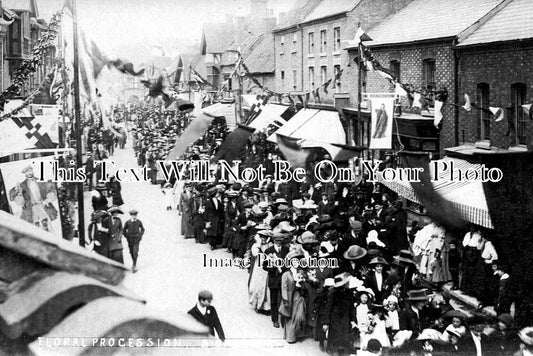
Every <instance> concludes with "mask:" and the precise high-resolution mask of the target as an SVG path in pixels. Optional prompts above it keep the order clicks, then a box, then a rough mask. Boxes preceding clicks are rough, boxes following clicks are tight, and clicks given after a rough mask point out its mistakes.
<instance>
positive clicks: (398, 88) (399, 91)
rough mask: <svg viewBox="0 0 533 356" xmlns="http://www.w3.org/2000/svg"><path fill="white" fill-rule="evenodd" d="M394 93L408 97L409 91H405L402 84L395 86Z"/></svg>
mask: <svg viewBox="0 0 533 356" xmlns="http://www.w3.org/2000/svg"><path fill="white" fill-rule="evenodd" d="M394 93H395V94H396V95H398V96H407V91H405V89H404V88H403V87H402V85H401V84H400V83H396V84H395V85H394Z"/></svg>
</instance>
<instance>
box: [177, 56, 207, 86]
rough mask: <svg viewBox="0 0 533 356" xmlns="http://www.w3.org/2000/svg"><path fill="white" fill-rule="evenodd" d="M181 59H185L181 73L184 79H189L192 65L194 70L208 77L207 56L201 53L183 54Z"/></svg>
mask: <svg viewBox="0 0 533 356" xmlns="http://www.w3.org/2000/svg"><path fill="white" fill-rule="evenodd" d="M181 59H182V60H183V73H182V74H181V78H182V80H183V81H188V80H189V78H190V71H191V70H190V68H191V67H192V68H194V70H195V71H196V72H197V73H198V74H200V75H201V76H202V77H203V78H206V77H207V68H206V66H205V56H203V55H201V54H182V55H181Z"/></svg>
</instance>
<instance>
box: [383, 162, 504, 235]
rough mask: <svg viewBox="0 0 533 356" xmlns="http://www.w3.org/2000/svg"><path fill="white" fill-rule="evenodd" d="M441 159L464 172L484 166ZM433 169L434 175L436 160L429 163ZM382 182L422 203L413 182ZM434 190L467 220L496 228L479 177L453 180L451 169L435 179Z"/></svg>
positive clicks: (432, 174) (405, 196) (402, 194)
mask: <svg viewBox="0 0 533 356" xmlns="http://www.w3.org/2000/svg"><path fill="white" fill-rule="evenodd" d="M439 161H441V162H445V163H448V164H449V163H450V162H452V163H453V167H454V169H460V170H462V171H466V170H467V169H472V170H478V169H480V168H481V165H480V164H473V163H470V162H467V161H465V160H461V159H457V158H450V157H445V158H443V159H441V160H439ZM430 169H431V176H432V177H434V176H435V174H434V163H432V164H430ZM381 183H383V184H384V185H385V186H386V187H388V188H390V189H392V190H393V191H395V192H396V193H398V195H400V196H401V197H403V198H405V199H408V200H410V201H412V202H415V203H417V204H421V202H420V201H419V199H418V197H417V196H416V194H415V191H414V189H413V187H412V186H411V183H409V182H407V181H403V180H397V181H390V182H387V181H384V180H382V181H381ZM433 189H434V190H435V192H436V193H437V194H439V195H440V196H441V197H443V198H444V199H446V200H447V201H449V202H450V203H452V205H453V206H454V207H455V208H456V209H457V211H458V212H459V215H461V217H462V218H463V219H465V220H466V221H469V222H471V223H473V224H476V225H479V226H483V227H486V228H489V229H493V228H494V226H493V225H492V220H491V218H490V213H489V208H488V205H487V200H486V199H485V193H484V191H483V183H482V182H481V181H480V180H472V181H465V180H463V181H459V180H457V179H455V180H451V179H450V172H441V173H440V174H439V181H434V182H433Z"/></svg>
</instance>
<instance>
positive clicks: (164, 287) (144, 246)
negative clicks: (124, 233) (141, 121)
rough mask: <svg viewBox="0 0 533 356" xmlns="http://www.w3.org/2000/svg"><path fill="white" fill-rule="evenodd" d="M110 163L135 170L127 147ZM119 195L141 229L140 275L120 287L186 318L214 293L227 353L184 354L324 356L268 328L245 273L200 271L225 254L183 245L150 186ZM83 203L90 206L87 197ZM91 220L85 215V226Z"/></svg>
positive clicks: (133, 186) (131, 186) (176, 224)
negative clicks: (204, 293) (201, 295)
mask: <svg viewBox="0 0 533 356" xmlns="http://www.w3.org/2000/svg"><path fill="white" fill-rule="evenodd" d="M130 142H131V140H130ZM112 159H113V160H114V161H115V162H116V164H117V166H119V167H136V166H137V163H136V159H135V156H134V153H133V150H132V148H131V145H127V147H126V148H125V149H123V150H117V151H115V155H114V156H113V157H112ZM122 194H123V199H124V201H125V204H124V206H123V207H122V208H123V210H124V211H125V212H126V211H128V210H130V209H133V208H135V209H137V210H138V211H139V219H141V220H142V221H143V224H144V226H145V228H146V233H145V236H144V237H143V240H142V243H141V246H140V251H139V261H138V264H137V266H138V269H139V270H138V272H137V273H134V274H133V273H132V274H130V275H129V276H128V277H127V278H126V280H125V281H124V284H125V286H126V287H127V288H129V289H131V290H132V291H135V292H136V293H137V294H139V295H140V296H142V297H143V298H146V299H147V300H148V305H149V306H151V307H155V308H157V309H162V310H164V311H165V312H166V313H173V312H187V311H188V310H189V309H190V308H191V307H192V306H193V305H194V304H195V303H196V300H197V294H198V291H200V290H203V289H209V290H211V291H212V292H213V295H214V305H215V306H216V308H217V310H218V313H219V316H220V319H221V322H222V325H223V327H224V331H225V333H226V337H227V339H226V340H227V341H226V345H225V347H227V348H229V349H224V348H223V349H212V350H205V349H200V350H194V349H188V350H187V354H192V355H203V354H212V355H228V354H233V353H240V352H252V351H254V350H255V351H256V352H260V354H266V355H282V354H283V355H285V354H293V355H321V354H323V353H322V352H321V351H320V350H319V349H318V348H317V347H316V345H315V344H314V342H313V341H312V340H308V341H306V342H302V343H298V344H292V345H290V344H287V343H286V342H285V341H284V339H283V329H275V328H272V324H271V322H270V318H269V317H268V316H265V315H261V314H258V313H256V312H255V311H254V309H253V307H252V306H251V305H250V304H249V303H248V293H247V292H246V291H247V288H248V287H247V281H248V273H247V270H246V269H239V268H237V267H234V268H232V267H218V268H215V267H204V257H203V256H204V254H207V256H209V257H213V258H227V257H228V255H227V253H226V252H225V251H223V250H220V249H219V250H215V251H211V250H210V249H209V246H208V245H207V244H198V243H195V241H194V239H184V237H183V236H182V235H181V234H180V233H179V231H180V222H181V218H180V216H179V215H178V211H177V210H176V208H175V207H174V209H173V210H170V211H168V210H166V206H165V203H164V197H163V194H162V190H161V188H160V187H159V186H156V185H152V184H150V183H149V182H129V183H128V182H126V183H123V184H122ZM155 197H159V198H160V199H157V198H155ZM85 198H86V201H87V206H90V201H91V199H90V194H89V193H88V192H86V194H85ZM90 215H91V214H90V212H88V213H87V219H88V221H89V220H90ZM124 264H125V265H126V266H128V267H129V266H131V264H132V260H131V257H130V255H129V250H128V247H127V244H124ZM154 352H155V351H154ZM179 352H180V353H181V352H183V349H179ZM157 353H158V354H162V355H167V354H168V355H175V354H176V350H174V349H169V350H165V349H163V350H161V349H159V350H157Z"/></svg>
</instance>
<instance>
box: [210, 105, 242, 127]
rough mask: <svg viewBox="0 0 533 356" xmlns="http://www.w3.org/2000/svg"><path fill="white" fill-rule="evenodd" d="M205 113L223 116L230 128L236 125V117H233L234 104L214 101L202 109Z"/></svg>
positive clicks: (212, 115)
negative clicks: (214, 102)
mask: <svg viewBox="0 0 533 356" xmlns="http://www.w3.org/2000/svg"><path fill="white" fill-rule="evenodd" d="M202 111H203V113H204V114H205V115H209V116H211V117H224V118H225V119H226V125H227V126H228V128H229V129H230V130H234V129H235V128H236V127H237V119H236V117H235V104H223V103H216V104H213V105H210V106H207V107H205V108H203V109H202Z"/></svg>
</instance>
